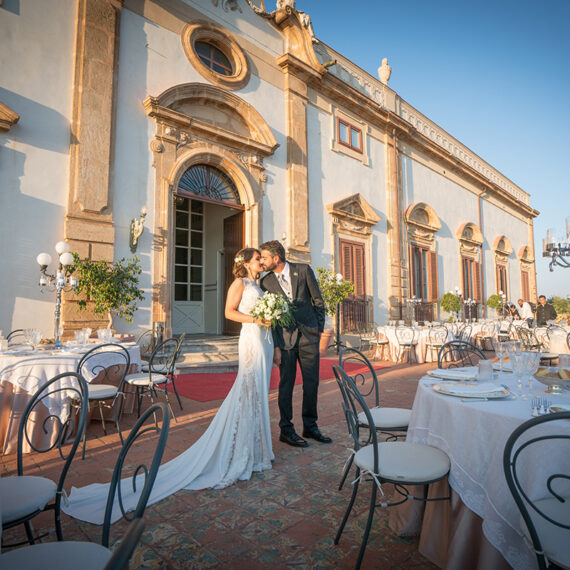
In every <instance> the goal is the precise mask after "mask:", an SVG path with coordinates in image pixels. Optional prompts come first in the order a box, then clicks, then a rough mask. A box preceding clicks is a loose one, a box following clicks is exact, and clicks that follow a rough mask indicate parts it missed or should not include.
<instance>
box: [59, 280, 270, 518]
mask: <svg viewBox="0 0 570 570" xmlns="http://www.w3.org/2000/svg"><path fill="white" fill-rule="evenodd" d="M243 281H244V285H245V288H244V291H243V295H242V298H241V301H240V304H239V307H238V310H239V311H240V312H242V313H245V314H249V312H250V311H251V309H252V308H253V306H254V304H255V301H256V300H257V298H258V297H259V296H260V295H262V294H263V293H262V291H261V289H260V288H259V287H258V286H257V284H256V283H255V281H252V280H250V279H244V280H243ZM266 332H267V331H266V329H265V328H263V327H260V326H258V325H255V324H253V323H243V324H242V329H241V333H240V337H239V369H238V373H237V376H236V379H235V382H234V385H233V387H232V389H231V391H230V393H229V394H228V396H227V397H226V399H225V400H224V402H223V403H222V405H221V406H220V409H219V410H218V413H217V414H216V416H215V417H214V419H213V420H212V422H211V424H210V425H209V426H208V428H207V429H206V431H205V432H204V434H203V435H202V436H201V437H200V439H199V440H198V441H197V442H196V443H195V444H194V445H192V447H190V448H188V449H187V450H186V451H184V452H183V453H182V454H181V455H179V456H178V457H176V458H174V459H173V460H171V461H169V462H168V463H165V464H164V465H161V466H160V469H159V471H158V475H157V478H156V481H155V484H154V487H153V490H152V493H151V495H150V499H149V502H148V504H149V505H150V504H152V503H155V502H157V501H160V500H162V499H164V498H165V497H168V496H169V495H171V494H172V493H175V492H176V491H178V490H180V489H190V490H198V489H207V488H212V487H213V488H216V489H222V488H223V487H227V486H228V485H232V484H233V483H235V482H236V481H238V480H247V479H249V478H250V477H251V474H252V472H253V471H263V470H266V469H271V461H272V460H273V459H274V455H273V450H272V446H271V426H270V422H269V405H268V391H269V382H270V377H271V366H272V361H273V340H272V338H271V334H266ZM127 485H128V486H127ZM130 485H131V482H130V481H129V482H128V483H127V482H126V484H125V485H124V486H123V487H122V495H123V503H124V504H125V505H127V504H129V505H131V504H132V508H133V509H134V507H135V506H136V499H137V498H138V497H136V496H133V495H132V494H131V493H130V491H129V489H130ZM108 488H109V486H108V484H104V485H100V484H93V485H87V486H86V487H81V488H80V489H76V488H73V489H72V490H71V494H70V496H69V504H68V505H67V506H65V507H63V510H64V512H66V513H67V514H69V515H71V516H73V517H76V518H79V519H81V520H84V521H87V522H91V523H94V524H101V523H102V522H103V516H104V509H105V501H106V496H107V491H108ZM117 511H118V509H117ZM119 518H120V512H115V511H114V512H113V520H117V519H119Z"/></svg>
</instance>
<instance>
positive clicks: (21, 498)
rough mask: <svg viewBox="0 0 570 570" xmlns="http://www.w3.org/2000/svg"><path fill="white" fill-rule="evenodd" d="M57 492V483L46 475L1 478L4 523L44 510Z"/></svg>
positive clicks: (0, 502)
mask: <svg viewBox="0 0 570 570" xmlns="http://www.w3.org/2000/svg"><path fill="white" fill-rule="evenodd" d="M56 492H57V485H56V484H55V483H54V482H53V481H52V480H51V479H46V478H45V477H34V476H27V475H22V476H18V475H14V476H13V477H2V478H0V504H1V505H2V523H9V522H12V521H16V520H18V519H21V518H22V517H25V516H27V515H31V514H32V513H35V512H36V511H42V510H43V509H44V508H45V506H46V505H47V504H48V503H49V502H50V501H51V500H53V499H54V497H55V494H56ZM2 557H3V556H2Z"/></svg>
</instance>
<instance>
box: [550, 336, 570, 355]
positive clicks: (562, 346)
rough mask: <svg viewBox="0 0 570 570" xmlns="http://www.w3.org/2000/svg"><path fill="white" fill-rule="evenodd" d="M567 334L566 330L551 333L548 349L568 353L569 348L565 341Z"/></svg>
mask: <svg viewBox="0 0 570 570" xmlns="http://www.w3.org/2000/svg"><path fill="white" fill-rule="evenodd" d="M567 336H568V333H567V332H562V331H556V332H554V333H552V334H551V335H550V344H549V346H548V350H549V351H550V352H552V353H554V354H570V348H568V343H567V342H566V338H567Z"/></svg>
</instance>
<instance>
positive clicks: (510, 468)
mask: <svg viewBox="0 0 570 570" xmlns="http://www.w3.org/2000/svg"><path fill="white" fill-rule="evenodd" d="M568 420H570V411H568V412H557V413H552V414H547V415H543V416H539V417H537V418H533V419H531V420H528V421H526V422H524V423H523V424H521V425H520V426H519V427H518V428H517V429H515V430H514V431H513V433H512V434H511V436H510V437H509V439H508V440H507V443H506V444H505V449H504V452H503V470H504V473H505V478H506V480H507V485H508V486H509V489H510V491H511V493H512V495H513V498H514V500H515V503H516V504H517V507H518V509H519V511H520V513H521V515H522V518H523V519H524V522H525V524H526V526H527V528H528V531H529V535H530V538H531V540H532V543H533V547H534V550H535V552H536V557H537V561H538V565H539V567H540V568H546V567H547V566H548V564H547V561H546V559H545V553H544V552H543V545H542V541H541V537H540V534H539V529H540V528H541V527H542V528H545V527H547V526H548V525H544V524H540V522H542V521H541V519H543V520H544V521H547V522H548V523H550V524H552V525H555V526H556V527H560V528H563V529H566V530H570V518H569V516H568V513H570V474H569V472H568V468H566V470H564V468H562V471H563V472H557V471H560V470H561V469H560V463H558V462H556V461H552V460H551V459H552V458H553V457H557V458H559V459H560V458H564V457H569V456H570V429H569V428H568V424H567V421H568ZM547 424H548V425H547ZM538 465H540V472H541V473H544V475H543V476H542V481H538V482H537V481H536V477H533V476H532V475H533V473H534V472H536V471H533V470H534V469H535V468H536V467H537V466H538ZM538 489H540V490H539V491H538V492H537V490H538ZM562 489H565V492H564V491H562ZM544 499H550V500H553V501H551V504H550V505H549V506H550V507H553V506H555V505H558V506H561V508H559V509H556V508H548V506H547V504H545V503H544V502H543V500H544ZM545 507H546V508H545ZM533 519H534V521H533ZM537 521H539V524H536V523H537ZM537 527H538V528H537ZM558 562H562V561H560V560H559V561H558ZM566 562H567V561H566Z"/></svg>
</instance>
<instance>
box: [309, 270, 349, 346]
mask: <svg viewBox="0 0 570 570" xmlns="http://www.w3.org/2000/svg"><path fill="white" fill-rule="evenodd" d="M317 281H318V283H319V289H320V290H321V295H322V297H323V301H324V303H325V313H326V314H327V315H329V316H330V317H332V318H334V317H335V315H336V309H337V306H338V304H339V303H342V302H343V301H344V300H345V299H346V298H347V297H348V296H349V295H353V294H354V284H353V283H352V282H351V281H347V280H345V279H343V277H342V275H341V274H340V273H335V272H334V271H332V270H330V269H325V268H324V267H317ZM332 334H333V331H332V330H331V329H326V330H325V331H324V332H323V334H322V335H321V345H320V350H321V353H325V352H326V351H327V348H328V346H329V343H330V339H331V337H332Z"/></svg>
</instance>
